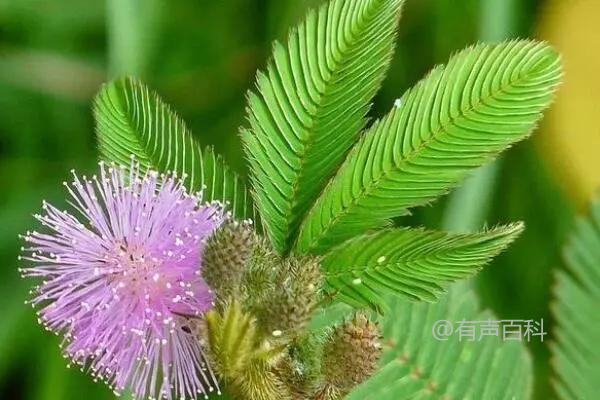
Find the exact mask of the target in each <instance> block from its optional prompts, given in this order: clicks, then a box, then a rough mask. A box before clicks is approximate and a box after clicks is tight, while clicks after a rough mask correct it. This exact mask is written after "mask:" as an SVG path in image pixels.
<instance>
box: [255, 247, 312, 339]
mask: <svg viewBox="0 0 600 400" xmlns="http://www.w3.org/2000/svg"><path fill="white" fill-rule="evenodd" d="M275 268H276V271H275V276H274V278H273V279H274V285H273V286H272V291H271V292H270V293H269V294H268V297H267V298H266V300H265V302H264V303H263V304H262V305H261V308H260V310H258V312H257V317H258V320H259V322H260V324H259V326H260V328H261V329H262V330H263V332H264V333H265V334H266V335H271V337H272V338H273V339H274V340H278V339H279V338H284V339H287V338H290V337H294V336H295V335H297V334H298V333H299V332H301V331H302V330H303V329H304V327H305V326H306V324H307V323H308V321H309V320H310V319H311V317H312V314H313V312H314V310H315V308H316V306H317V304H318V302H319V299H320V296H319V295H320V287H321V282H322V275H321V271H320V265H319V262H318V259H317V258H315V257H302V258H293V257H290V258H287V259H285V260H283V261H282V262H281V263H279V265H278V266H276V267H275Z"/></svg>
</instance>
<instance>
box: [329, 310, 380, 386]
mask: <svg viewBox="0 0 600 400" xmlns="http://www.w3.org/2000/svg"><path fill="white" fill-rule="evenodd" d="M380 337H381V333H380V330H379V326H378V325H377V324H376V323H374V322H371V321H370V320H369V318H368V317H367V316H366V315H365V314H363V313H357V314H355V315H354V317H353V318H352V319H350V320H348V321H345V322H343V323H342V324H340V325H338V326H337V327H336V328H335V329H334V331H333V333H332V334H331V336H330V337H329V338H328V339H327V341H326V342H325V346H324V349H323V374H324V376H325V380H326V381H327V383H328V384H329V385H331V386H334V387H335V388H336V389H338V390H339V391H340V393H341V394H342V395H345V394H346V393H348V392H349V391H350V390H351V389H352V388H353V387H354V386H356V385H358V384H360V383H362V382H363V381H365V380H366V379H368V378H369V377H370V376H371V375H372V374H373V373H374V372H375V370H376V368H377V362H378V361H379V357H380V356H381V343H380V341H379V339H380Z"/></svg>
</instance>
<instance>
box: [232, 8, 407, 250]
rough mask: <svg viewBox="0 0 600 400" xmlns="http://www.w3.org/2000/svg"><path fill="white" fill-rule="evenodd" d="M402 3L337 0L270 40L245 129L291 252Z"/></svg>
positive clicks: (359, 110) (351, 127)
mask: <svg viewBox="0 0 600 400" xmlns="http://www.w3.org/2000/svg"><path fill="white" fill-rule="evenodd" d="M402 2H403V1H402V0H333V1H331V2H329V3H327V4H325V5H323V6H322V7H320V8H319V9H318V10H315V11H312V12H310V13H309V14H308V15H307V17H306V19H305V20H304V22H303V23H301V24H300V25H299V26H298V27H296V28H295V29H293V30H292V32H291V33H290V35H289V38H288V43H287V46H283V45H282V44H280V43H275V45H274V49H273V59H272V61H271V62H270V63H269V65H268V67H267V72H266V73H259V74H258V76H257V91H256V92H251V93H250V94H249V97H248V103H249V105H248V110H247V112H248V119H249V122H250V129H245V130H242V139H243V141H244V144H245V151H246V156H247V158H248V160H249V163H250V166H251V174H250V176H251V179H252V183H253V189H254V196H255V202H256V205H257V208H258V210H259V212H260V215H261V217H262V218H261V219H262V222H263V224H264V226H265V228H266V232H267V234H268V236H269V237H270V239H271V241H272V243H273V246H274V247H275V248H276V249H277V250H278V251H279V252H281V253H285V252H287V250H289V248H290V246H291V244H292V242H293V240H294V239H295V236H296V231H297V228H298V226H299V224H300V222H301V220H302V218H303V216H304V214H305V213H306V211H307V210H308V209H309V208H310V206H311V205H312V204H313V203H314V201H315V199H316V198H317V196H318V195H319V193H320V192H321V190H322V189H323V187H324V186H325V184H326V182H327V180H328V179H329V178H330V177H331V176H332V175H333V174H334V173H335V171H336V169H337V168H338V167H339V164H340V163H341V162H342V160H343V158H344V156H345V155H346V154H347V152H348V150H349V149H350V147H351V146H352V145H353V144H354V143H355V142H356V140H357V138H358V134H359V132H360V130H361V129H362V128H363V127H364V125H365V123H366V119H365V115H366V114H367V112H368V111H369V106H370V101H371V99H372V98H373V96H374V95H375V93H376V92H377V90H378V89H379V87H380V83H381V81H382V80H383V77H384V75H385V72H386V70H387V67H388V65H389V62H390V59H391V56H392V52H393V47H394V37H395V30H396V26H397V21H398V19H399V14H400V8H401V5H402Z"/></svg>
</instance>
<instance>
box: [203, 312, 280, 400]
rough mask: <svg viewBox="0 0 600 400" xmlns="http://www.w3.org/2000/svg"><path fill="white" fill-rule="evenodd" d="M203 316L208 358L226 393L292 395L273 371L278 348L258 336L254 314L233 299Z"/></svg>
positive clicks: (245, 399)
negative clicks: (220, 310) (222, 307)
mask: <svg viewBox="0 0 600 400" xmlns="http://www.w3.org/2000/svg"><path fill="white" fill-rule="evenodd" d="M205 318H206V329H207V336H208V349H209V357H210V362H211V365H212V366H213V368H214V369H215V372H217V375H218V376H219V378H220V379H221V380H222V381H223V383H224V387H225V389H226V392H227V394H228V395H230V396H232V398H234V399H237V400H291V399H292V397H291V394H290V392H289V390H288V389H287V387H286V386H285V385H284V384H283V382H282V381H281V380H280V379H279V377H278V376H277V375H276V374H275V373H274V372H273V365H274V364H275V363H276V362H277V360H278V359H279V358H280V353H281V351H280V350H278V349H274V348H272V347H270V346H269V345H268V342H265V341H262V340H261V339H260V337H259V335H258V334H257V330H256V321H255V319H254V317H252V316H251V315H250V314H248V313H247V312H245V311H244V310H243V309H242V307H241V305H240V304H239V303H238V302H237V301H232V302H230V303H228V304H226V305H225V306H224V309H223V311H222V312H219V311H217V310H212V311H210V312H208V313H207V314H206V317H205Z"/></svg>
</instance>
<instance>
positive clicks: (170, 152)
mask: <svg viewBox="0 0 600 400" xmlns="http://www.w3.org/2000/svg"><path fill="white" fill-rule="evenodd" d="M94 116H95V118H96V132H97V136H98V148H99V150H100V155H101V157H102V158H103V159H104V160H106V161H109V162H115V163H118V164H122V165H129V163H130V157H131V155H134V156H135V157H136V160H137V161H139V162H140V164H141V165H142V166H143V167H145V168H152V169H154V170H157V171H160V172H166V171H172V172H176V173H177V174H178V176H183V174H186V175H187V178H186V181H185V182H186V186H187V187H188V189H189V190H190V191H199V190H201V189H203V200H205V201H213V200H219V201H222V202H225V203H229V206H228V208H227V209H228V211H231V212H232V214H233V215H234V216H235V217H237V218H240V219H244V218H252V219H255V215H254V207H253V206H252V201H251V198H250V195H249V193H248V191H247V190H246V187H245V185H244V183H243V182H242V180H241V179H240V178H239V177H238V176H237V175H236V174H235V173H234V172H232V171H231V170H230V169H229V168H228V167H227V166H226V165H225V162H224V161H223V159H222V158H221V157H220V156H218V155H216V154H215V152H214V151H213V149H212V148H210V147H207V148H205V149H202V148H201V147H200V145H199V144H198V143H197V142H196V141H195V139H194V138H193V136H192V134H191V132H190V131H189V130H188V128H187V127H186V126H185V123H184V122H183V121H182V120H181V119H180V118H179V117H178V116H177V115H176V114H175V113H174V112H173V111H172V110H171V108H170V107H169V106H168V105H167V104H165V103H164V102H163V101H162V99H161V98H160V97H158V95H157V94H156V93H154V92H152V91H150V90H149V89H148V88H147V87H146V86H145V85H144V84H142V83H141V82H139V81H137V80H136V79H133V78H124V79H119V80H116V81H113V82H110V83H108V84H107V85H105V86H104V87H103V88H102V90H101V91H100V93H98V95H97V96H96V100H95V103H94Z"/></svg>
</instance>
